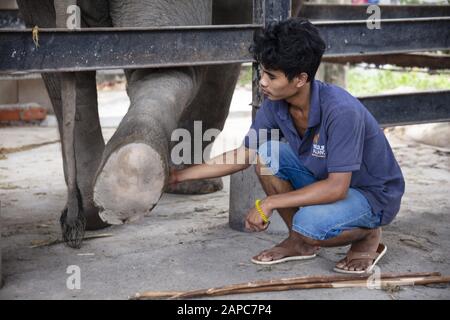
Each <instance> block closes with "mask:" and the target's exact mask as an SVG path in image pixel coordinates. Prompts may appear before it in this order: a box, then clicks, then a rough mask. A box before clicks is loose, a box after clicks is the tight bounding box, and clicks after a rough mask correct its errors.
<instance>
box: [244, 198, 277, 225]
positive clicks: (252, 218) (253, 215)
mask: <svg viewBox="0 0 450 320" xmlns="http://www.w3.org/2000/svg"><path fill="white" fill-rule="evenodd" d="M260 207H261V209H262V211H263V212H264V213H265V215H266V216H267V218H270V216H271V215H272V212H273V209H272V208H270V207H269V206H268V203H267V199H265V200H262V201H261V202H260ZM269 223H270V222H268V223H265V222H264V221H263V219H262V218H261V216H260V215H259V213H258V211H257V210H256V208H255V207H253V208H252V209H250V211H249V212H248V213H247V217H246V218H245V229H247V230H248V231H252V232H259V231H264V230H266V229H267V228H268V227H269Z"/></svg>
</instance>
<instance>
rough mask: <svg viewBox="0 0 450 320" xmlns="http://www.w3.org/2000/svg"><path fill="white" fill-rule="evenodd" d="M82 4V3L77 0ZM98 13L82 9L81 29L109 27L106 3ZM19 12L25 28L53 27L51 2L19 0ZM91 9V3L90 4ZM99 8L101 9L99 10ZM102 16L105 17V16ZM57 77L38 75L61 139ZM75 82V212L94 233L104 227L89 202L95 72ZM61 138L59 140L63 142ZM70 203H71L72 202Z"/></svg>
mask: <svg viewBox="0 0 450 320" xmlns="http://www.w3.org/2000/svg"><path fill="white" fill-rule="evenodd" d="M80 2H85V1H79V5H81V6H82V4H80ZM95 4H96V5H97V6H99V10H91V8H89V10H90V11H92V12H93V13H92V14H86V11H85V10H84V9H85V8H84V7H83V6H82V7H81V9H82V21H83V27H85V26H87V23H89V24H90V26H106V25H107V24H109V25H110V24H111V21H110V19H109V16H108V15H107V13H108V12H107V10H106V11H105V9H104V8H108V1H96V2H95ZM18 5H19V9H20V11H21V13H22V15H23V17H24V20H25V22H26V24H27V26H28V27H31V26H35V25H38V26H39V27H46V28H54V27H56V23H55V21H56V12H55V7H54V5H53V1H52V0H43V1H34V0H19V1H18ZM90 5H91V6H92V3H91V4H90ZM100 9H101V10H100ZM105 15H106V17H105ZM60 77H61V75H60V74H57V73H46V74H42V78H43V80H44V83H45V85H46V88H47V91H48V93H49V97H50V100H51V102H52V106H53V109H54V112H55V115H56V118H57V121H58V128H59V133H60V136H61V137H63V126H62V123H63V113H62V102H61V78H60ZM75 78H76V79H75V81H76V120H75V128H74V148H75V164H76V185H77V189H78V191H79V197H80V203H81V204H80V206H79V210H80V211H81V212H82V214H83V215H84V217H85V218H86V229H88V230H94V229H99V228H103V227H106V226H107V224H106V223H104V222H103V221H102V220H101V219H100V218H99V216H98V209H97V208H96V207H95V205H94V201H93V195H92V193H93V187H92V182H93V178H94V177H95V172H96V170H97V167H98V165H99V163H100V160H101V156H102V153H103V150H104V146H105V143H104V140H103V136H102V133H101V127H100V121H99V116H98V109H97V90H96V75H95V72H77V73H76V74H75ZM63 140H64V139H61V141H63ZM67 160H68V159H66V158H65V156H64V153H63V168H64V177H65V180H66V184H67V183H68V176H67V173H68V168H67V163H68V162H67ZM69 200H70V199H68V202H67V203H66V206H65V208H64V210H63V215H64V214H66V212H67V211H68V208H69V207H70V206H71V205H70V203H69V202H70V201H69ZM72 203H73V201H72Z"/></svg>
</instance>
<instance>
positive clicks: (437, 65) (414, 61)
mask: <svg viewBox="0 0 450 320" xmlns="http://www.w3.org/2000/svg"><path fill="white" fill-rule="evenodd" d="M322 61H323V62H329V63H340V64H347V63H350V64H357V63H363V62H365V63H373V64H375V65H384V64H392V65H396V66H399V67H422V68H428V69H431V70H439V69H441V70H442V69H450V55H436V54H434V55H432V54H417V53H404V54H380V55H363V56H344V57H324V58H323V59H322Z"/></svg>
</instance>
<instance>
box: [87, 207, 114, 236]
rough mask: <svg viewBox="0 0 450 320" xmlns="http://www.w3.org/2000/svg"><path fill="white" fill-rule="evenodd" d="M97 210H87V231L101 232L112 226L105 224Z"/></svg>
mask: <svg viewBox="0 0 450 320" xmlns="http://www.w3.org/2000/svg"><path fill="white" fill-rule="evenodd" d="M98 211H99V210H98V209H97V208H95V207H94V208H90V209H89V210H87V211H86V210H85V217H86V230H88V231H92V230H99V229H104V228H106V227H109V226H110V224H108V223H106V222H104V221H103V220H102V219H101V218H100V216H99V214H98Z"/></svg>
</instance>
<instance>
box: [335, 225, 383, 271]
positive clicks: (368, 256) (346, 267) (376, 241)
mask: <svg viewBox="0 0 450 320" xmlns="http://www.w3.org/2000/svg"><path fill="white" fill-rule="evenodd" d="M380 240H381V228H376V229H371V230H370V231H369V233H368V234H367V236H366V237H365V238H364V239H362V240H360V241H357V242H354V243H353V244H352V246H351V247H350V250H349V251H348V253H347V256H346V257H345V258H344V259H342V260H341V261H339V262H338V263H337V264H336V267H335V269H334V270H335V271H337V272H344V273H364V272H370V269H371V266H372V265H373V264H374V261H375V260H376V259H377V258H378V256H380V258H381V255H382V254H384V252H385V250H383V249H385V248H386V247H385V246H384V245H382V244H380Z"/></svg>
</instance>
